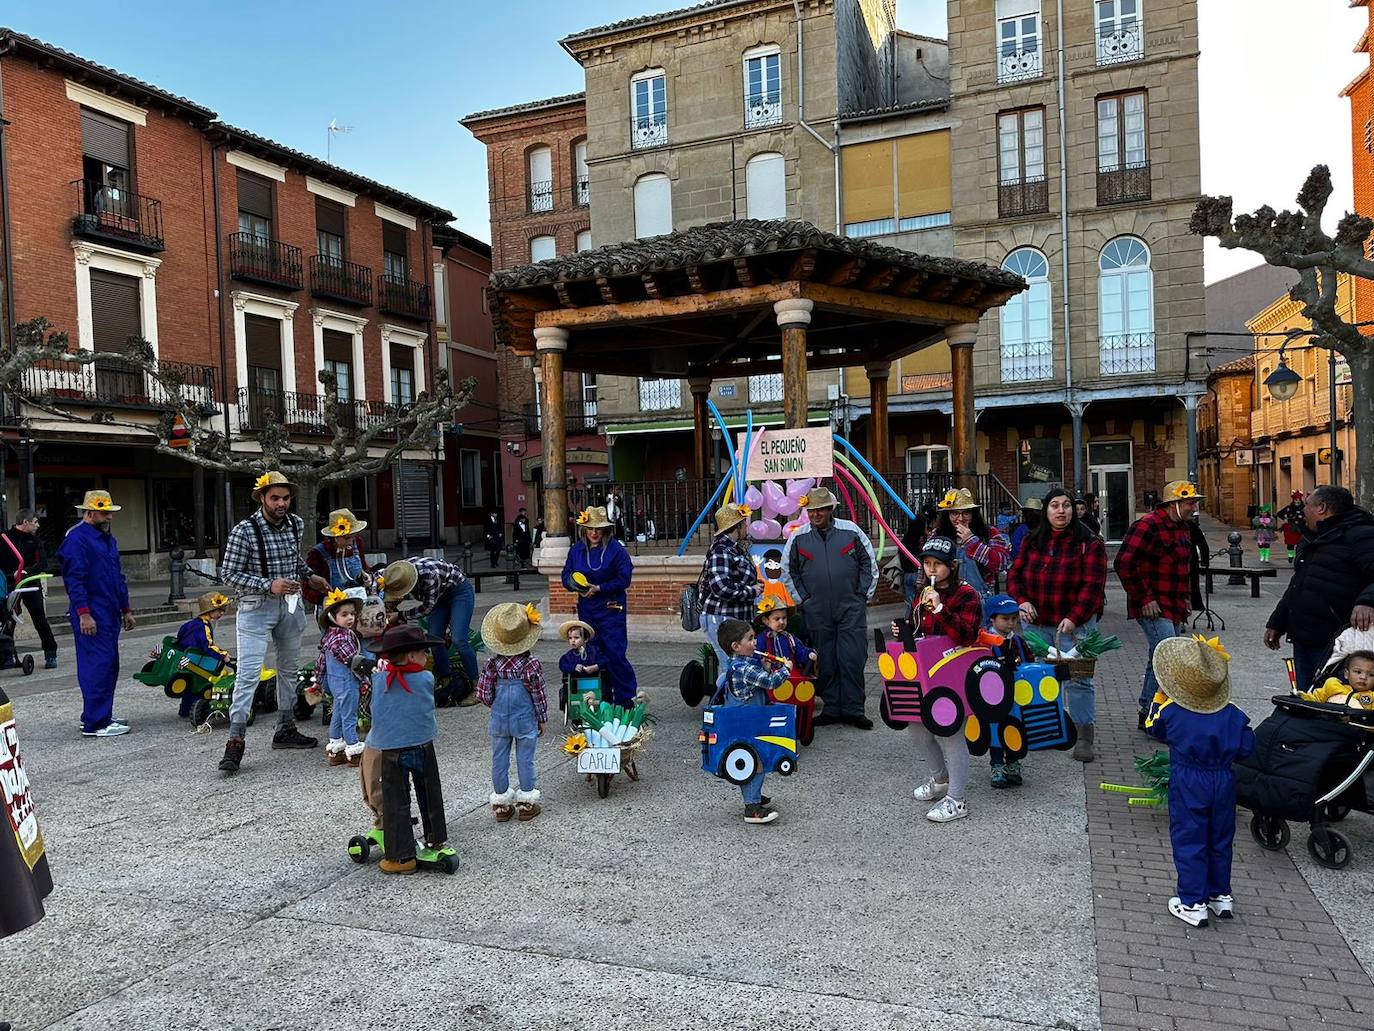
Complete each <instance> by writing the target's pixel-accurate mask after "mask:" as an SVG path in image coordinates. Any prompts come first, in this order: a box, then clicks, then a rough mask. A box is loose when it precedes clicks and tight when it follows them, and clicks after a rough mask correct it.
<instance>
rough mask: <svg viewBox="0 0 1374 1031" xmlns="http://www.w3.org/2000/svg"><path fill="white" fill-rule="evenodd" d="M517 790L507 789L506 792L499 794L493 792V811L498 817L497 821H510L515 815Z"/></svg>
mask: <svg viewBox="0 0 1374 1031" xmlns="http://www.w3.org/2000/svg"><path fill="white" fill-rule="evenodd" d="M514 802H515V792H514V791H512V790H507V791H506V792H505V793H504V794H500V795H498V794H497V793H496V792H494V791H493V792H492V793H491V813H492V815H493V816H495V817H496V822H497V823H509V822H510V818H511V817H512V816H514V815H515V806H514V804H513V803H514Z"/></svg>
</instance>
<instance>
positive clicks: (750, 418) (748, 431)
mask: <svg viewBox="0 0 1374 1031" xmlns="http://www.w3.org/2000/svg"><path fill="white" fill-rule="evenodd" d="M744 418H745V430H744V450H743V451H741V452H740V455H739V480H738V482H736V484H735V494H736V495H737V496H738V497H739V503H740V504H741V505H742V504H744V488H745V484H746V483H747V482H748V475H749V470H748V469H746V468H745V466H746V465H747V464H748V463H749V454H750V449H751V448H752V447H753V446H754V410H753V409H752V408H750V409H749V410H748V411H746V412H745V413H744Z"/></svg>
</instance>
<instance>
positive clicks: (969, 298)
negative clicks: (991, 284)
mask: <svg viewBox="0 0 1374 1031" xmlns="http://www.w3.org/2000/svg"><path fill="white" fill-rule="evenodd" d="M986 289H987V286H986V284H984V283H979V282H972V283H969V284H967V285H966V286H964V287H963V288H962V289H959V290H957V291H955V293H954V296H953V297H952V298H951V300H952V301H953V302H954V303H955V304H972V303H973V302H974V301H976V300H978V298H980V297H982V296H983V292H984V291H985V290H986Z"/></svg>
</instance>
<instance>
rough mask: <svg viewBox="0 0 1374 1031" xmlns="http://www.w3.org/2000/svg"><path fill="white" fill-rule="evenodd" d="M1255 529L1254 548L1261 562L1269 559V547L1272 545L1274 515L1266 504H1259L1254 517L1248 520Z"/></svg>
mask: <svg viewBox="0 0 1374 1031" xmlns="http://www.w3.org/2000/svg"><path fill="white" fill-rule="evenodd" d="M1250 525H1251V526H1252V527H1253V528H1254V530H1255V550H1256V551H1258V552H1259V560H1260V561H1261V562H1268V561H1269V549H1270V548H1272V547H1273V546H1274V516H1273V513H1271V512H1270V511H1269V506H1268V505H1260V509H1259V512H1258V513H1257V514H1256V515H1255V518H1254V519H1252V520H1250Z"/></svg>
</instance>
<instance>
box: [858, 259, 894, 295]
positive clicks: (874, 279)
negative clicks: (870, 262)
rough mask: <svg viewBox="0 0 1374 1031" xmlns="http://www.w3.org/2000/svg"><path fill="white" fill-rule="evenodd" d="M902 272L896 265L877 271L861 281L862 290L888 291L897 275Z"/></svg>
mask: <svg viewBox="0 0 1374 1031" xmlns="http://www.w3.org/2000/svg"><path fill="white" fill-rule="evenodd" d="M899 271H901V270H900V269H899V268H898V267H897V266H896V265H888V266H887V267H886V268H879V269H875V270H874V271H872V272H870V273H869V274H868V275H866V276H864V277H863V279H861V280H860V281H859V289H860V290H886V289H887V288H888V285H889V284H890V283H891V282H892V280H893V279H895V278H896V277H897V273H898V272H899Z"/></svg>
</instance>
